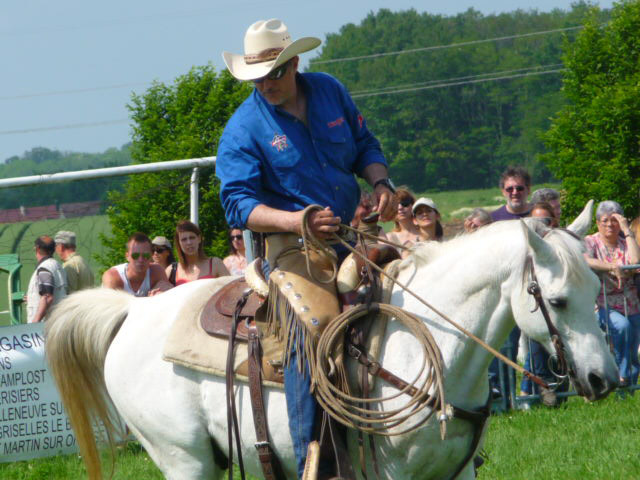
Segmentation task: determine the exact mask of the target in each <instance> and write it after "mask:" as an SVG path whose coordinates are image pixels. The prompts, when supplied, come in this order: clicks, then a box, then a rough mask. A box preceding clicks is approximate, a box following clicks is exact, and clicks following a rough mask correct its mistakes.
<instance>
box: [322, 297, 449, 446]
mask: <svg viewBox="0 0 640 480" xmlns="http://www.w3.org/2000/svg"><path fill="white" fill-rule="evenodd" d="M377 307H378V309H379V311H380V313H382V314H384V315H387V316H388V317H390V318H391V319H395V320H396V321H399V322H401V323H402V324H403V325H404V326H405V327H407V329H408V330H409V331H410V332H411V333H412V334H413V336H414V337H415V338H416V340H417V341H418V343H419V344H420V346H421V348H422V354H423V355H422V365H421V367H420V369H419V371H418V373H417V374H416V375H415V377H414V378H413V380H412V381H411V382H410V383H409V384H408V385H407V386H406V387H405V388H403V389H401V390H399V391H397V392H396V393H394V394H393V395H390V396H388V397H376V398H359V397H356V396H353V395H351V393H350V392H345V391H342V390H341V389H340V388H338V387H337V386H335V385H334V384H333V382H332V379H331V378H330V373H329V372H331V371H332V370H333V368H332V364H331V355H330V354H331V352H332V351H334V350H335V346H336V345H337V344H338V343H339V342H340V341H342V339H343V338H344V332H345V330H346V329H347V327H348V326H349V325H351V324H352V323H354V322H355V321H357V320H359V319H360V318H362V317H364V316H366V315H368V314H369V310H368V308H367V306H366V305H359V306H357V307H354V308H353V309H351V310H349V311H347V312H345V313H343V314H341V315H339V316H338V317H337V318H336V319H335V320H333V321H332V322H331V323H330V324H329V326H328V327H327V328H326V329H325V331H324V332H323V333H322V335H321V337H320V339H319V341H318V347H317V355H316V358H317V364H316V367H317V368H316V373H317V379H318V381H317V385H316V398H317V400H318V403H319V404H320V405H321V406H322V408H323V409H324V410H325V411H326V412H327V413H329V415H331V416H332V417H333V418H334V419H335V420H337V421H338V422H340V423H342V424H343V425H345V426H347V427H350V428H354V429H357V430H361V431H363V432H365V433H369V434H377V435H382V436H395V435H402V434H405V433H408V432H411V431H413V430H415V429H417V428H419V427H420V426H422V425H423V424H424V423H425V422H427V421H428V420H429V419H430V418H431V416H432V415H433V414H434V413H435V412H436V411H438V412H439V415H438V418H439V419H441V420H445V419H448V416H447V414H446V403H445V395H444V378H443V373H442V371H443V363H442V355H441V353H440V349H439V348H438V345H437V344H436V342H435V340H434V338H433V337H432V335H431V333H430V332H429V330H428V328H427V327H426V325H425V324H424V322H423V321H422V320H420V319H419V318H418V317H416V316H414V315H412V314H410V313H408V312H405V311H404V310H402V309H400V308H398V307H395V306H393V305H387V304H377ZM374 365H378V364H377V363H375V362H374ZM374 368H375V366H374ZM429 392H433V393H431V394H430V393H429ZM405 394H406V395H409V396H410V397H411V398H410V400H409V401H408V402H407V403H406V404H404V405H403V406H402V407H399V408H394V409H389V410H383V409H382V408H381V407H382V406H383V405H384V404H385V403H387V402H389V401H391V400H394V399H396V398H398V397H400V396H401V395H405ZM376 407H379V408H376ZM425 408H429V409H431V411H430V412H428V413H427V414H426V415H425V416H424V417H422V418H421V419H420V420H419V421H418V422H417V423H413V424H411V425H409V426H407V427H405V428H402V429H398V430H396V429H395V427H398V426H400V425H401V424H403V423H405V422H407V420H409V419H410V418H411V417H413V416H414V415H416V414H417V413H418V412H420V411H422V410H423V409H425ZM440 425H441V434H442V435H443V437H444V434H445V422H444V421H441V423H440ZM391 429H394V430H393V431H391Z"/></svg>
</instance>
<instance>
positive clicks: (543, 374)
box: [520, 340, 555, 394]
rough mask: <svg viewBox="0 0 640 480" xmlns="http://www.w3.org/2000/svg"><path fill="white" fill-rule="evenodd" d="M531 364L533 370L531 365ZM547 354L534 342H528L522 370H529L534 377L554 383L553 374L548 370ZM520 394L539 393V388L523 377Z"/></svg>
mask: <svg viewBox="0 0 640 480" xmlns="http://www.w3.org/2000/svg"><path fill="white" fill-rule="evenodd" d="M532 362H533V368H532V366H531V363H532ZM548 365H549V354H548V353H547V351H546V350H545V349H544V347H543V346H542V345H540V344H539V343H538V342H536V341H535V340H529V353H528V354H527V356H526V357H525V361H524V369H525V370H529V371H530V372H531V373H533V374H534V375H537V376H538V377H540V378H542V379H544V380H546V381H555V379H554V376H553V374H552V373H551V371H550V370H549V366H548ZM520 390H521V391H522V393H528V394H532V393H540V392H539V390H540V387H539V386H538V385H536V384H535V383H533V382H532V381H531V379H530V378H529V377H526V376H523V377H522V382H521V383H520Z"/></svg>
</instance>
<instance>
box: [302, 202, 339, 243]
mask: <svg viewBox="0 0 640 480" xmlns="http://www.w3.org/2000/svg"><path fill="white" fill-rule="evenodd" d="M296 213H297V214H298V216H299V221H298V233H300V234H302V219H303V211H300V212H296ZM341 221H342V220H341V219H340V217H336V216H335V215H334V214H333V212H332V211H331V209H330V208H329V207H325V208H324V210H314V211H313V212H311V213H310V214H309V216H308V217H307V222H308V227H309V230H310V231H311V233H313V234H314V235H315V236H316V237H318V238H322V239H325V240H327V239H329V238H332V237H333V233H334V232H337V231H338V229H339V225H340V222H341Z"/></svg>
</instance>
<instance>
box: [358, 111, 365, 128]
mask: <svg viewBox="0 0 640 480" xmlns="http://www.w3.org/2000/svg"><path fill="white" fill-rule="evenodd" d="M363 123H364V118H363V117H362V114H361V113H359V114H358V124H359V125H360V128H362V124H363Z"/></svg>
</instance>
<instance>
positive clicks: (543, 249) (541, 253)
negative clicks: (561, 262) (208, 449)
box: [520, 219, 556, 264]
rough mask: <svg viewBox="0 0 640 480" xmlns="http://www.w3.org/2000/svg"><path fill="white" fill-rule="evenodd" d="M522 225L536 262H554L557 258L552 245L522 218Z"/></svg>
mask: <svg viewBox="0 0 640 480" xmlns="http://www.w3.org/2000/svg"><path fill="white" fill-rule="evenodd" d="M520 225H522V229H523V230H524V236H525V238H526V239H527V243H528V244H529V247H530V248H531V250H532V251H533V256H534V257H535V259H536V263H542V264H546V263H549V262H553V261H554V260H555V258H556V253H555V252H554V250H553V248H552V247H551V245H549V244H548V243H547V242H545V241H544V239H543V238H542V237H541V236H540V235H538V234H537V233H536V232H535V230H533V229H532V228H531V227H530V226H529V225H527V223H526V222H525V221H524V220H522V219H521V220H520Z"/></svg>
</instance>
